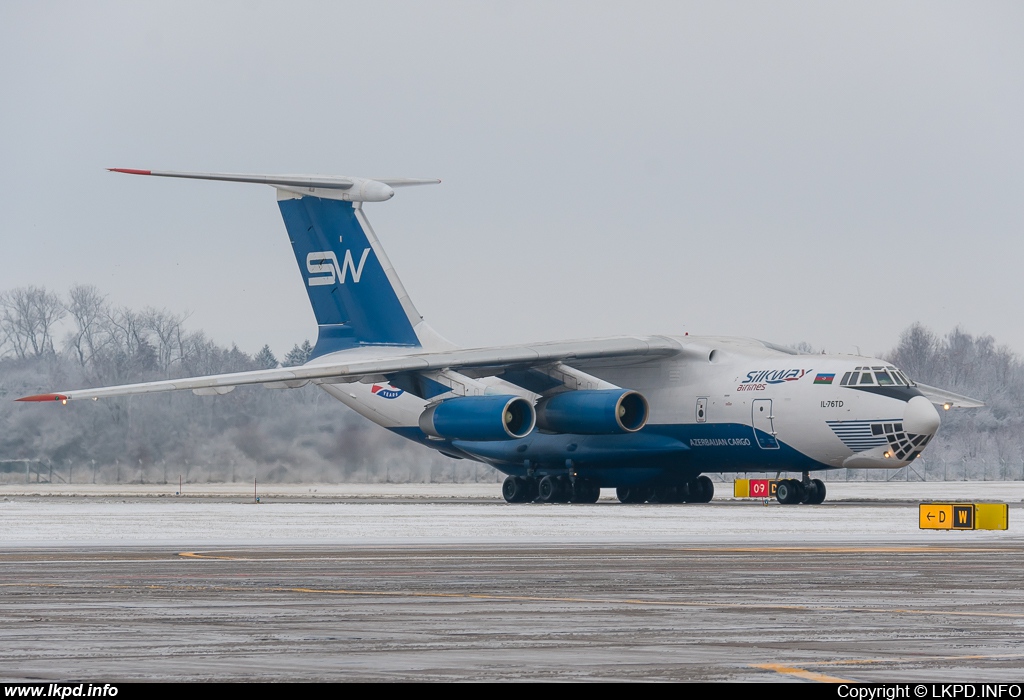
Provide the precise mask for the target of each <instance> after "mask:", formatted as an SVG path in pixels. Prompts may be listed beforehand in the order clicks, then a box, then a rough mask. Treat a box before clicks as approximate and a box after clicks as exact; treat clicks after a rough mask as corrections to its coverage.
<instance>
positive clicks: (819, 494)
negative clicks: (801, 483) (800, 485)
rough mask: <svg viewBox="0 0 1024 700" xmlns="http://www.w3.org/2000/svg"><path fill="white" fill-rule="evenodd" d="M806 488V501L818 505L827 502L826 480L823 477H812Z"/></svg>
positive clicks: (804, 500)
mask: <svg viewBox="0 0 1024 700" xmlns="http://www.w3.org/2000/svg"><path fill="white" fill-rule="evenodd" d="M804 490H805V491H806V492H807V493H806V494H805V495H804V499H803V502H804V503H807V504H808V505H812V506H816V505H820V504H821V503H824V502H825V482H824V481H822V480H821V479H811V480H810V481H809V482H808V483H807V486H806V487H805V488H804Z"/></svg>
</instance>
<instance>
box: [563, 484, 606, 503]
mask: <svg viewBox="0 0 1024 700" xmlns="http://www.w3.org/2000/svg"><path fill="white" fill-rule="evenodd" d="M600 497H601V487H600V486H598V485H597V483H596V482H594V481H591V480H590V479H576V480H575V481H574V482H573V483H572V498H571V499H570V500H571V501H572V502H573V503H597V499H599V498H600Z"/></svg>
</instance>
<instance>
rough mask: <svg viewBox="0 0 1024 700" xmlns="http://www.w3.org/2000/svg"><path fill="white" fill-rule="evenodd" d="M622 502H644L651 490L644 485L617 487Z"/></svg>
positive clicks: (617, 493)
mask: <svg viewBox="0 0 1024 700" xmlns="http://www.w3.org/2000/svg"><path fill="white" fill-rule="evenodd" d="M615 495H616V496H618V498H619V502H620V503H643V502H644V501H646V500H647V499H648V498H649V496H650V490H649V489H646V488H644V487H642V486H620V487H619V488H617V489H615Z"/></svg>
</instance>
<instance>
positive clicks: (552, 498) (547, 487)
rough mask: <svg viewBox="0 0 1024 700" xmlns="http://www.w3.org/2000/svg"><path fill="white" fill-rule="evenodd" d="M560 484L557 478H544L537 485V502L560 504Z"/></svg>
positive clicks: (549, 476)
mask: <svg viewBox="0 0 1024 700" xmlns="http://www.w3.org/2000/svg"><path fill="white" fill-rule="evenodd" d="M562 491H563V489H562V484H561V483H560V480H559V478H558V477H557V476H551V475H548V476H545V477H544V478H543V479H541V480H540V483H538V484H537V500H538V501H540V502H541V503H561V502H562V500H561V499H562Z"/></svg>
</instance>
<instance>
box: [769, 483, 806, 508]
mask: <svg viewBox="0 0 1024 700" xmlns="http://www.w3.org/2000/svg"><path fill="white" fill-rule="evenodd" d="M775 498H776V499H778V501H779V503H781V504H783V505H786V506H788V505H792V504H794V503H799V502H800V501H802V500H804V487H803V484H801V483H800V482H799V481H797V480H796V479H783V480H782V481H780V482H779V485H778V487H776V489H775Z"/></svg>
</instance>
